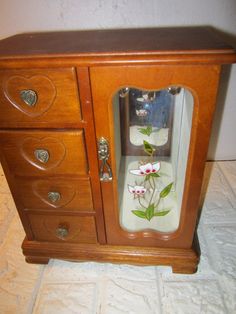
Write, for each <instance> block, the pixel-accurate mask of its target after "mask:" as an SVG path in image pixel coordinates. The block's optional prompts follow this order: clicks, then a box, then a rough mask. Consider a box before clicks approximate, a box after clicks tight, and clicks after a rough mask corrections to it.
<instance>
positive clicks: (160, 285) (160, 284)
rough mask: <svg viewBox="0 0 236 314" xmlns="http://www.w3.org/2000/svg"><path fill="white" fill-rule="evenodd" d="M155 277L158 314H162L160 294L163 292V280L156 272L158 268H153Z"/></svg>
mask: <svg viewBox="0 0 236 314" xmlns="http://www.w3.org/2000/svg"><path fill="white" fill-rule="evenodd" d="M155 277H156V286H157V296H158V299H159V302H158V304H159V309H158V310H159V312H158V314H159V313H160V314H163V304H162V293H161V290H163V289H162V288H163V279H162V277H161V274H160V272H159V270H158V266H157V267H155Z"/></svg>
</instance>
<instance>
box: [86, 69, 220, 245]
mask: <svg viewBox="0 0 236 314" xmlns="http://www.w3.org/2000/svg"><path fill="white" fill-rule="evenodd" d="M216 71H218V68H216V67H214V66H208V67H206V66H190V65H188V66H181V65H180V66H177V65H176V66H175V65H173V66H165V65H161V66H101V67H94V68H91V70H90V77H91V89H92V98H93V110H94V118H95V128H96V137H97V141H98V143H100V144H102V145H100V144H98V146H99V147H100V148H99V149H98V150H99V153H98V157H99V158H98V162H99V165H100V180H101V191H102V199H103V211H104V217H105V226H106V235H107V242H108V244H116V245H136V246H159V247H190V246H191V245H192V240H193V236H194V230H195V225H196V221H197V215H198V205H199V197H200V191H201V182H202V177H203V171H204V162H205V158H206V154H207V148H208V141H209V134H210V127H209V126H210V125H211V119H212V116H213V110H214V103H215V98H216V90H217V84H218V76H217V75H215V74H216ZM206 86H207V91H206V88H205V87H206ZM104 143H105V144H104ZM101 153H102V154H101Z"/></svg>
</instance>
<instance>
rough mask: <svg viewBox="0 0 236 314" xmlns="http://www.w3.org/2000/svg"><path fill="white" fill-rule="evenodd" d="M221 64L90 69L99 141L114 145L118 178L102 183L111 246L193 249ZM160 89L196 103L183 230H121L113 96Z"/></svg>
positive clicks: (112, 154) (112, 160)
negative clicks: (176, 90) (179, 91)
mask: <svg viewBox="0 0 236 314" xmlns="http://www.w3.org/2000/svg"><path fill="white" fill-rule="evenodd" d="M219 74H220V66H216V65H207V66H206V65H204V66H202V65H197V66H193V65H173V66H172V65H151V66H149V65H144V66H135V65H133V66H101V67H99V66H97V67H92V68H90V78H91V89H92V99H93V110H94V119H95V129H96V136H97V139H99V138H101V137H104V138H106V139H107V141H108V143H109V146H110V157H109V160H108V163H109V164H110V166H111V169H112V170H113V180H112V181H107V182H105V181H103V182H101V191H102V199H103V210H104V218H105V226H106V236H107V243H108V244H113V245H135V246H150V247H152V246H158V247H179V248H189V247H191V245H192V241H193V237H194V232H195V227H196V222H197V218H198V207H199V198H200V193H201V185H202V179H203V172H204V166H205V160H206V155H207V150H208V142H209V136H210V129H211V124H212V117H213V113H214V109H215V100H216V92H217V86H218V81H219ZM127 86H129V87H133V88H139V89H144V90H161V89H165V88H168V87H170V86H180V87H184V88H186V89H188V90H189V91H190V92H191V94H192V96H193V99H194V110H193V118H192V130H191V136H190V147H189V155H188V162H187V169H186V180H185V184H184V195H183V200H182V208H181V215H180V223H179V228H178V229H177V230H176V231H174V232H171V233H161V232H158V231H153V230H145V231H139V232H128V231H125V230H123V229H122V228H121V226H120V219H119V208H118V195H117V191H118V188H117V178H116V171H115V169H116V157H115V151H114V149H113V148H114V147H115V136H114V125H113V124H114V121H113V106H112V101H113V96H114V95H115V93H117V92H118V91H119V90H120V89H121V88H125V87H127Z"/></svg>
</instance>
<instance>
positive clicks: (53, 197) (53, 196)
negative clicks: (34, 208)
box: [48, 192, 61, 203]
mask: <svg viewBox="0 0 236 314" xmlns="http://www.w3.org/2000/svg"><path fill="white" fill-rule="evenodd" d="M48 199H49V201H50V202H52V203H56V202H59V201H60V199H61V194H60V193H59V192H48Z"/></svg>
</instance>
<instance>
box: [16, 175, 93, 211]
mask: <svg viewBox="0 0 236 314" xmlns="http://www.w3.org/2000/svg"><path fill="white" fill-rule="evenodd" d="M15 182H16V184H17V189H18V195H19V199H20V201H21V204H22V205H23V208H25V209H46V210H59V211H84V212H88V211H89V212H93V201H92V193H91V186H90V180H89V179H88V178H84V179H79V180H78V179H74V178H70V179H68V178H63V177H59V178H58V177H56V178H50V179H28V178H27V179H24V178H16V179H15Z"/></svg>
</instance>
